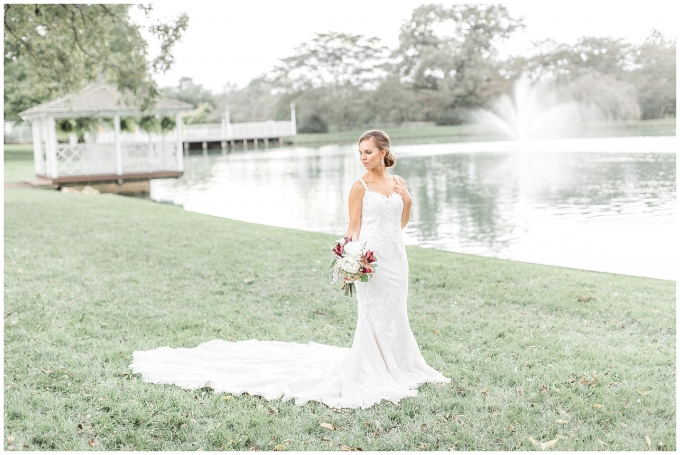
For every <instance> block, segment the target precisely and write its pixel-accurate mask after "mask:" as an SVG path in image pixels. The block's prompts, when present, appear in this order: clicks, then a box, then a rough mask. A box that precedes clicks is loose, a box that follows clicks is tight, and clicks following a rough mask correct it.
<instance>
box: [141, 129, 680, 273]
mask: <svg viewBox="0 0 680 455" xmlns="http://www.w3.org/2000/svg"><path fill="white" fill-rule="evenodd" d="M392 150H393V152H394V153H395V155H396V157H397V165H396V166H395V167H394V168H392V170H391V172H392V173H394V174H397V175H400V176H402V177H403V178H404V179H405V180H406V182H407V184H408V187H409V190H410V192H411V194H412V196H413V208H412V214H411V221H410V222H409V224H408V226H407V227H406V229H404V236H405V240H406V243H407V244H411V245H420V246H422V247H426V248H436V249H439V250H445V251H453V252H458V253H465V254H475V255H480V256H489V257H496V258H502V259H511V260H517V261H524V262H532V263H539V264H548V265H557V266H563V267H572V268H578V269H584V270H593V271H603V272H611V273H619V274H626V275H636V276H644V277H652V278H660V279H666V280H675V279H676V273H677V263H676V251H677V235H676V229H677V227H676V212H675V194H676V157H675V153H674V151H675V137H625V138H606V139H603V138H597V139H592V138H591V139H562V140H552V141H547V140H546V141H529V142H526V143H517V142H477V143H470V142H468V143H451V144H425V145H402V146H393V147H392ZM185 168H186V170H185V174H184V176H183V177H182V178H180V179H176V180H154V181H152V185H151V199H153V200H156V201H159V202H169V203H173V204H178V205H182V206H183V207H184V208H185V209H186V210H190V211H194V212H199V213H204V214H209V215H214V216H219V217H224V218H231V219H235V220H243V221H249V222H253V223H262V224H267V225H271V226H280V227H287V228H293V229H301V230H307V231H315V232H325V233H329V234H336V235H338V236H341V235H344V234H345V232H346V230H347V224H348V221H349V217H348V214H347V196H348V193H349V189H350V187H351V186H352V184H353V182H354V181H355V180H356V179H357V178H358V177H360V176H361V175H362V174H363V173H364V172H365V170H364V168H363V166H362V165H361V164H360V163H359V159H358V152H357V147H356V146H354V145H332V146H324V147H318V148H308V147H288V148H276V149H269V150H251V151H240V152H239V151H235V152H231V153H227V154H221V153H220V152H219V151H217V152H213V153H211V154H208V155H206V156H203V155H198V156H189V157H186V158H185Z"/></svg>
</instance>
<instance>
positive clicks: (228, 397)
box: [224, 395, 234, 400]
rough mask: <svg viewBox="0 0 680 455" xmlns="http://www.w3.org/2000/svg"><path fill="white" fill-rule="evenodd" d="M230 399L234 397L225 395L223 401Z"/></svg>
mask: <svg viewBox="0 0 680 455" xmlns="http://www.w3.org/2000/svg"><path fill="white" fill-rule="evenodd" d="M232 398H234V397H232V396H231V395H227V396H226V397H224V399H225V400H231V399H232Z"/></svg>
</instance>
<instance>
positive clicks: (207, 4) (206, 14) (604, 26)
mask: <svg viewBox="0 0 680 455" xmlns="http://www.w3.org/2000/svg"><path fill="white" fill-rule="evenodd" d="M425 3H442V4H444V5H451V4H452V2H436V1H434V2H426V1H422V0H343V1H342V2H340V1H326V2H321V1H319V0H286V1H281V0H241V1H236V0H230V1H225V2H217V1H196V0H193V1H183V2H156V3H154V12H153V13H152V18H154V19H157V18H160V19H168V18H171V17H173V16H176V15H177V14H179V13H180V12H182V11H186V13H187V14H188V15H189V28H188V29H187V31H186V33H185V35H184V37H183V38H182V41H181V42H180V43H178V44H177V45H176V46H175V48H174V50H173V55H174V56H175V60H176V63H175V64H174V66H173V68H172V69H171V70H170V71H168V72H167V73H166V74H163V75H158V76H157V77H156V80H157V82H158V83H159V84H160V86H176V85H177V83H178V81H179V78H180V77H191V78H193V80H194V83H197V84H202V85H203V86H204V87H206V88H208V89H210V90H212V91H213V92H221V91H222V89H223V87H224V84H225V83H226V82H231V83H234V84H236V85H237V86H239V87H243V86H245V85H246V84H247V83H248V82H249V81H250V80H252V79H253V78H255V77H257V76H259V75H261V74H263V73H265V72H267V71H269V70H271V69H272V67H273V66H274V65H275V64H276V63H277V61H278V59H279V58H284V57H288V56H290V55H292V54H293V52H294V49H295V47H297V46H299V45H300V44H301V43H303V42H306V41H309V40H311V39H312V38H314V36H315V33H324V32H329V31H337V32H346V33H355V34H363V35H366V36H377V37H378V38H380V39H381V40H382V41H383V44H385V45H387V46H389V47H390V48H394V47H396V46H397V44H398V37H399V27H400V26H401V24H402V22H403V21H405V20H407V19H409V18H410V16H411V12H412V11H413V9H414V8H416V7H418V6H420V5H422V4H425ZM458 3H463V2H458ZM465 3H482V2H476V1H470V0H468V1H466V2H465ZM503 5H505V6H507V8H508V10H509V12H510V15H511V16H513V17H520V16H523V17H524V22H525V24H526V28H525V29H524V30H523V31H517V32H515V34H514V35H513V36H512V38H510V40H508V41H507V42H505V43H503V44H502V45H500V46H499V49H500V51H501V55H502V56H505V55H510V54H524V55H526V54H528V53H529V52H530V49H531V47H532V46H531V43H532V41H535V40H542V39H545V38H549V37H551V38H555V39H557V40H558V41H559V42H565V43H574V42H575V40H576V38H578V37H579V36H584V35H590V36H611V37H614V38H626V39H627V40H628V41H629V42H631V43H634V44H638V43H641V42H642V41H643V40H644V39H645V38H646V37H647V36H648V35H649V33H650V31H651V29H652V28H656V29H657V30H659V31H661V32H662V33H663V34H664V35H666V36H667V37H671V38H676V37H677V30H678V29H679V28H680V20H679V18H680V6H678V5H680V1H678V0H635V1H625V0H620V1H616V0H568V1H564V0H540V1H539V0H534V1H529V0H506V1H504V2H503ZM150 50H151V52H156V49H155V48H154V47H153V45H152V47H151V49H150Z"/></svg>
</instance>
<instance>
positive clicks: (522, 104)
mask: <svg viewBox="0 0 680 455" xmlns="http://www.w3.org/2000/svg"><path fill="white" fill-rule="evenodd" d="M581 110H582V108H581V107H580V106H579V105H578V104H577V103H576V102H574V101H560V100H559V99H558V97H557V93H556V92H555V91H554V90H550V89H549V88H548V87H547V86H546V85H544V84H537V85H532V84H531V81H530V80H529V78H528V77H526V76H522V77H521V78H520V79H519V80H518V81H517V82H516V83H515V86H514V89H513V92H512V95H502V96H501V97H500V98H499V99H498V101H496V103H495V104H494V106H493V108H492V110H478V111H476V112H475V114H474V118H475V120H476V123H478V124H481V125H484V126H487V127H489V128H491V129H493V130H495V131H497V132H500V133H503V134H505V135H507V136H508V137H509V138H510V139H512V140H515V141H520V142H523V141H527V140H532V139H548V138H550V139H557V138H563V137H565V136H573V135H574V134H575V133H577V132H578V130H579V129H580V127H581V124H582V121H581Z"/></svg>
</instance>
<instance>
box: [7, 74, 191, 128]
mask: <svg viewBox="0 0 680 455" xmlns="http://www.w3.org/2000/svg"><path fill="white" fill-rule="evenodd" d="M140 104H141V102H140V100H139V99H138V98H137V97H135V96H134V95H133V94H132V93H131V92H124V93H121V92H120V91H119V90H118V87H117V86H116V85H114V84H109V83H108V82H103V81H100V82H95V83H94V84H90V85H88V86H86V87H84V88H83V89H81V90H80V91H78V92H76V93H69V94H68V95H66V96H62V97H61V98H57V99H56V100H52V101H48V102H47V103H43V104H38V105H37V106H33V107H32V108H30V109H26V110H25V111H23V112H20V113H19V116H20V117H21V118H22V119H24V120H32V119H35V118H40V117H45V116H51V117H59V118H75V117H113V116H114V115H121V116H137V115H141V113H142V112H141V110H140V109H139V106H140ZM193 108H194V106H192V105H191V104H189V103H185V102H183V101H179V100H173V99H170V98H163V97H159V98H157V99H156V102H155V104H154V106H153V108H152V109H151V110H149V113H150V114H161V115H168V114H177V113H179V112H185V111H189V110H191V109H193Z"/></svg>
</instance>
